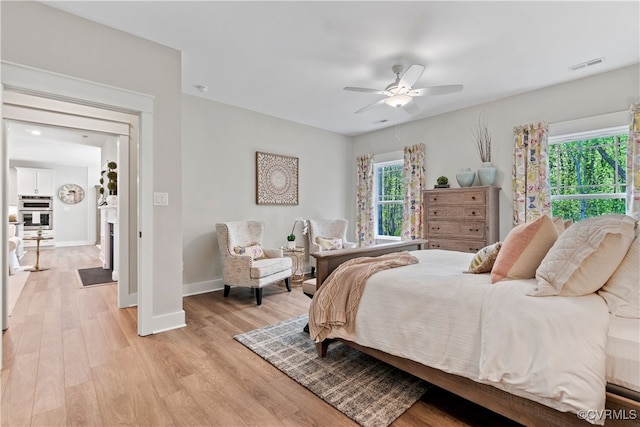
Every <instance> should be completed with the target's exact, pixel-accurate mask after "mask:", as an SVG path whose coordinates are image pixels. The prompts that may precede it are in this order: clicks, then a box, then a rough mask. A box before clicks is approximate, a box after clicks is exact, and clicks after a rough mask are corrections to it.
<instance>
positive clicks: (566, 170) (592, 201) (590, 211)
mask: <svg viewBox="0 0 640 427" xmlns="http://www.w3.org/2000/svg"><path fill="white" fill-rule="evenodd" d="M627 141H628V128H627V127H626V126H619V127H615V128H608V129H601V130H597V131H591V132H583V133H579V134H572V135H561V136H556V137H550V138H549V181H550V183H551V213H552V215H553V216H561V217H563V218H565V219H573V220H574V221H579V220H581V219H584V218H589V217H594V216H598V215H602V214H605V213H625V198H626V180H627V177H626V172H627V169H626V155H627V154H626V153H627Z"/></svg>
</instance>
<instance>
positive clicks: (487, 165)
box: [473, 115, 497, 185]
mask: <svg viewBox="0 0 640 427" xmlns="http://www.w3.org/2000/svg"><path fill="white" fill-rule="evenodd" d="M473 140H474V142H475V144H476V150H477V151H478V155H479V156H480V161H482V166H481V167H480V169H478V178H480V184H481V185H493V183H494V182H495V180H496V172H497V170H496V168H495V167H494V166H493V163H491V132H489V126H488V124H487V121H486V119H483V117H482V115H480V118H479V119H478V124H477V125H476V127H475V129H474V131H473Z"/></svg>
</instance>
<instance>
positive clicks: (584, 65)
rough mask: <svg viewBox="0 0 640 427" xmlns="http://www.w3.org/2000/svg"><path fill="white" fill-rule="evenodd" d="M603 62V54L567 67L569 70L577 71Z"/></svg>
mask: <svg viewBox="0 0 640 427" xmlns="http://www.w3.org/2000/svg"><path fill="white" fill-rule="evenodd" d="M603 62H604V56H603V57H602V58H596V59H592V60H590V61H586V62H583V63H581V64H576V65H572V66H570V67H569V69H570V70H571V71H577V70H580V69H582V68H587V67H593V66H594V65H598V64H602V63H603Z"/></svg>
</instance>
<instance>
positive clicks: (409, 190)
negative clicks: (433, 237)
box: [402, 144, 426, 240]
mask: <svg viewBox="0 0 640 427" xmlns="http://www.w3.org/2000/svg"><path fill="white" fill-rule="evenodd" d="M424 151H425V149H424V144H416V145H413V146H411V147H404V170H403V190H404V203H403V204H402V240H414V239H420V238H421V237H422V190H423V189H424V187H425V185H426V177H425V171H424Z"/></svg>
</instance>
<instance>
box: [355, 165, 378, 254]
mask: <svg viewBox="0 0 640 427" xmlns="http://www.w3.org/2000/svg"><path fill="white" fill-rule="evenodd" d="M356 162H357V166H358V167H357V174H358V176H357V179H358V182H357V192H356V204H357V206H356V210H357V212H356V215H357V216H356V239H357V241H358V246H371V245H373V244H374V243H375V237H376V234H375V223H374V221H373V214H374V204H373V197H374V194H373V155H372V154H365V155H364V156H360V157H358V158H357V159H356Z"/></svg>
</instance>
